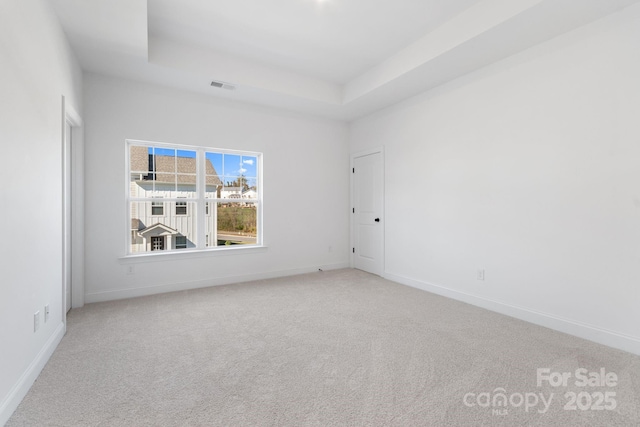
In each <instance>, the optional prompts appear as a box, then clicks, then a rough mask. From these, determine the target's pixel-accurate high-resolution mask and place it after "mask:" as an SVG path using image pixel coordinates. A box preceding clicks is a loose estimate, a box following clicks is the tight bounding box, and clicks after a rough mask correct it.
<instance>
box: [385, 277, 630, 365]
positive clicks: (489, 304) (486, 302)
mask: <svg viewBox="0 0 640 427" xmlns="http://www.w3.org/2000/svg"><path fill="white" fill-rule="evenodd" d="M384 278H385V279H388V280H391V281H393V282H397V283H400V284H402V285H406V286H411V287H413V288H417V289H421V290H423V291H427V292H431V293H434V294H437V295H442V296H444V297H447V298H451V299H455V300H458V301H462V302H465V303H467V304H471V305H475V306H477V307H481V308H484V309H487V310H491V311H494V312H496V313H500V314H504V315H507V316H510V317H515V318H516V319H520V320H524V321H525V322H529V323H533V324H536V325H540V326H544V327H546V328H549V329H553V330H556V331H560V332H564V333H566V334H569V335H573V336H576V337H579V338H583V339H586V340H589V341H593V342H596V343H598V344H603V345H606V346H608V347H613V348H617V349H620V350H624V351H627V352H629V353H633V354H637V355H640V338H638V337H634V336H630V335H625V334H621V333H619V332H614V331H610V330H607V329H604V328H600V327H597V326H594V325H589V324H586V323H583V322H578V321H575V320H570V319H565V318H562V317H559V316H554V315H551V314H548V313H543V312H540V311H536V310H531V309H528V308H525V307H519V306H516V305H513V304H507V303H504V302H501V301H495V300H491V299H488V298H482V297H479V296H476V295H471V294H468V293H465V292H460V291H456V290H453V289H449V288H446V287H444V286H439V285H434V284H432V283H427V282H423V281H419V280H415V279H410V278H408V277H404V276H401V275H398V274H393V273H385V275H384Z"/></svg>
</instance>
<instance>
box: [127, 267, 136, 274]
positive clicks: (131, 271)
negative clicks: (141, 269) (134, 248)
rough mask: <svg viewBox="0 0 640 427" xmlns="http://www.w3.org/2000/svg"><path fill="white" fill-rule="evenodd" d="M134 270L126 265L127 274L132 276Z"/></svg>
mask: <svg viewBox="0 0 640 427" xmlns="http://www.w3.org/2000/svg"><path fill="white" fill-rule="evenodd" d="M135 271H136V269H135V268H134V266H133V265H128V266H127V274H133V273H135Z"/></svg>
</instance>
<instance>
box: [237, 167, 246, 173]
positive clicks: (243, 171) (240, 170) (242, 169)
mask: <svg viewBox="0 0 640 427" xmlns="http://www.w3.org/2000/svg"><path fill="white" fill-rule="evenodd" d="M246 171H247V170H246V169H245V168H240V169H238V173H245V172H246Z"/></svg>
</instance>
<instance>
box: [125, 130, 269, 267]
mask: <svg viewBox="0 0 640 427" xmlns="http://www.w3.org/2000/svg"><path fill="white" fill-rule="evenodd" d="M131 146H144V147H154V148H165V149H174V150H188V151H195V152H196V194H197V196H196V197H195V198H188V199H186V200H185V198H184V197H180V198H167V197H164V198H162V203H164V204H165V205H164V207H163V213H164V211H165V210H166V208H167V206H166V203H170V204H171V203H173V204H174V205H175V203H176V202H185V201H188V203H193V206H194V210H195V214H196V239H195V240H196V247H195V248H187V249H171V248H167V247H166V243H165V250H163V251H145V252H135V253H134V252H132V251H131V247H132V243H133V242H132V235H131V234H132V233H131V203H132V202H148V201H153V199H157V197H131V194H130V182H131V181H130V180H131V172H130V170H129V169H130V166H131V165H130V158H129V156H130V147H131ZM207 152H209V153H221V154H230V155H239V156H248V157H255V158H256V161H257V176H256V187H257V191H256V193H257V195H256V199H253V200H251V202H254V203H256V204H257V212H256V228H257V230H256V243H255V244H246V245H235V246H226V245H221V246H208V245H207V237H208V236H206V233H205V228H206V227H205V224H206V222H205V221H206V214H205V211H206V203H207V202H209V203H212V205H213V204H214V203H215V204H216V205H217V204H218V203H225V202H230V203H237V202H238V200H237V199H228V198H217V197H216V198H206V197H205V196H206V195H205V191H206V190H205V189H206V172H205V171H206V153H207ZM125 172H126V179H125V185H126V187H125V199H126V203H125V206H126V215H125V218H126V221H127V234H126V238H125V239H124V240H125V245H126V246H125V257H141V256H142V257H156V256H161V255H177V254H184V253H185V252H191V253H193V252H196V253H205V252H207V253H216V252H218V253H221V252H226V253H230V252H237V253H242V252H244V251H243V250H246V249H252V248H264V244H263V226H262V224H263V218H262V216H263V196H262V193H263V179H262V177H263V154H262V153H260V152H255V151H241V150H230V149H221V148H216V147H205V146H193V145H184V144H170V143H164V142H155V141H143V140H133V139H127V140H126V141H125ZM216 172H217V173H218V175H219V176H220V177H221V179H224V177H223V176H222V175H221V174H222V171H216ZM156 202H157V200H156ZM209 212H210V211H209Z"/></svg>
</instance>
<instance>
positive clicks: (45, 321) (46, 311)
mask: <svg viewBox="0 0 640 427" xmlns="http://www.w3.org/2000/svg"><path fill="white" fill-rule="evenodd" d="M48 321H49V304H47V305H45V306H44V323H47V322H48Z"/></svg>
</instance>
